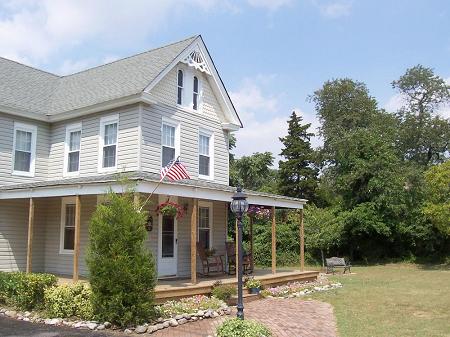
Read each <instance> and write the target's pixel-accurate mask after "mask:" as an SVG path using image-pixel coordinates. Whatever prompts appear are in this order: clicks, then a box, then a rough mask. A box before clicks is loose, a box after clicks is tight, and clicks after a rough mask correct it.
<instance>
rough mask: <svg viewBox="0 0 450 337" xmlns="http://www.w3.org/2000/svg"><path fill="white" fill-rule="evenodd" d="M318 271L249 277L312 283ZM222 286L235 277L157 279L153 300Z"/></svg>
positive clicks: (61, 280)
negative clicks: (216, 283) (214, 285)
mask: <svg viewBox="0 0 450 337" xmlns="http://www.w3.org/2000/svg"><path fill="white" fill-rule="evenodd" d="M318 275H319V272H318V271H303V272H302V271H299V270H294V269H290V270H281V271H279V272H277V273H275V274H272V272H271V270H270V269H256V270H255V271H254V273H253V274H252V275H251V276H254V277H255V279H258V280H261V283H262V284H263V286H269V285H279V284H284V283H288V282H293V281H313V280H316V279H317V276H318ZM218 280H220V281H222V284H234V285H236V284H237V279H236V275H228V274H221V275H214V276H210V277H199V278H198V282H197V283H196V284H192V283H191V282H190V279H189V278H167V279H159V280H158V283H157V285H156V288H155V299H156V302H157V303H162V302H164V301H167V300H171V299H178V298H182V297H188V296H194V295H206V294H209V293H210V292H211V290H212V286H213V284H214V282H216V281H218ZM80 281H81V282H88V281H87V280H86V279H85V278H80ZM72 282H73V280H72V277H71V276H67V277H65V276H59V277H58V283H60V284H66V283H72Z"/></svg>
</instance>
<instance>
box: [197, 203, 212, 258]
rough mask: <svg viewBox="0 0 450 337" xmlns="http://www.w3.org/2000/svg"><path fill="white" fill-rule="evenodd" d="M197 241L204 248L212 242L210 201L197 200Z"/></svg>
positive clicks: (208, 247) (209, 246)
mask: <svg viewBox="0 0 450 337" xmlns="http://www.w3.org/2000/svg"><path fill="white" fill-rule="evenodd" d="M198 242H199V243H200V244H201V246H202V247H203V248H205V249H210V248H211V243H212V203H208V202H202V203H200V202H199V207H198Z"/></svg>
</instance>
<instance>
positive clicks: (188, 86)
mask: <svg viewBox="0 0 450 337" xmlns="http://www.w3.org/2000/svg"><path fill="white" fill-rule="evenodd" d="M179 70H181V71H182V72H183V93H182V97H181V104H178V71H179ZM194 76H196V77H197V79H198V107H197V110H194V97H193V96H194ZM176 81H177V82H176V88H177V96H176V97H177V101H176V104H177V107H178V108H179V109H182V110H185V111H189V112H193V113H199V112H202V111H203V81H202V74H201V73H200V72H198V71H196V70H195V69H194V68H192V67H189V66H186V65H183V64H179V65H178V67H177V76H176Z"/></svg>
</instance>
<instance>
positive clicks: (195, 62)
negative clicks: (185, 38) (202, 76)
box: [183, 50, 211, 75]
mask: <svg viewBox="0 0 450 337" xmlns="http://www.w3.org/2000/svg"><path fill="white" fill-rule="evenodd" d="M183 62H184V63H186V64H187V65H189V66H191V67H194V68H195V69H197V70H199V71H202V72H204V73H207V74H209V75H211V72H210V71H209V68H208V65H207V64H206V62H205V59H204V57H203V54H202V53H201V52H200V51H199V50H193V51H191V52H190V53H189V55H188V56H186V57H185V58H184V60H183Z"/></svg>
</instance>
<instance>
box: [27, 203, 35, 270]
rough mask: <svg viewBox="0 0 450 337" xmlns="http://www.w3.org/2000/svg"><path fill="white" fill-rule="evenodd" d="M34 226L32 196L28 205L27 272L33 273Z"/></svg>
mask: <svg viewBox="0 0 450 337" xmlns="http://www.w3.org/2000/svg"><path fill="white" fill-rule="evenodd" d="M33 227H34V200H33V198H30V205H29V207H28V242H27V269H26V271H27V273H31V262H32V257H33Z"/></svg>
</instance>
